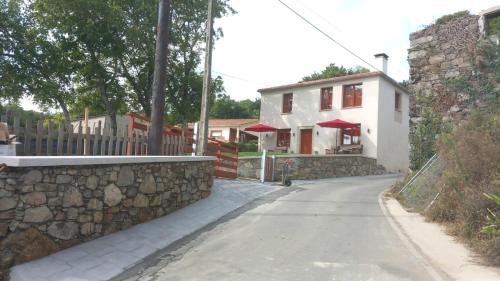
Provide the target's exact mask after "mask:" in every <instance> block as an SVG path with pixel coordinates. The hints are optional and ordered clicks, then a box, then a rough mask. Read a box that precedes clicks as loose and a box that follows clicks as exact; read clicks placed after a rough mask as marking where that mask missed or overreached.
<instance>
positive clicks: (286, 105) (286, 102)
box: [282, 93, 293, 113]
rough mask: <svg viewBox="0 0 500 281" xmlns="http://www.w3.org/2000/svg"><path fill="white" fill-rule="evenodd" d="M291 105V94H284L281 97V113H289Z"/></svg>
mask: <svg viewBox="0 0 500 281" xmlns="http://www.w3.org/2000/svg"><path fill="white" fill-rule="evenodd" d="M292 105H293V94H292V93H289V94H284V95H283V108H282V109H283V111H282V112H283V113H290V112H292Z"/></svg>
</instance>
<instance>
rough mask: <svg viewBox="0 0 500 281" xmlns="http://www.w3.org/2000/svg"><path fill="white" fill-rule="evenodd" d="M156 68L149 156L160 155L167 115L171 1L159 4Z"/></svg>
mask: <svg viewBox="0 0 500 281" xmlns="http://www.w3.org/2000/svg"><path fill="white" fill-rule="evenodd" d="M156 30H157V31H156V52H155V68H154V76H153V106H152V108H151V109H152V110H151V127H150V128H149V132H148V154H149V155H160V154H161V142H162V138H163V117H164V115H165V83H166V78H167V56H168V43H169V30H170V0H160V2H159V4H158V27H157V29H156Z"/></svg>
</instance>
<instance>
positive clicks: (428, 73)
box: [408, 15, 480, 120]
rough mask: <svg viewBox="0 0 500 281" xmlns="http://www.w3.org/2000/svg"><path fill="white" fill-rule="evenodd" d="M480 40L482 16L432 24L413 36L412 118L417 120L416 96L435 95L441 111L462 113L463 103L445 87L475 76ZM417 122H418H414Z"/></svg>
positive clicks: (411, 59) (411, 37)
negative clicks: (460, 79) (448, 83)
mask: <svg viewBox="0 0 500 281" xmlns="http://www.w3.org/2000/svg"><path fill="white" fill-rule="evenodd" d="M479 38H480V29H479V16H477V15H465V16H463V17H460V18H456V19H453V20H451V21H449V22H446V23H443V24H433V25H430V26H428V27H426V28H425V29H423V30H420V31H418V32H414V33H412V34H410V49H408V62H409V65H410V81H409V86H408V88H409V90H410V92H411V94H412V96H411V97H412V98H411V103H410V116H411V117H418V114H419V110H418V107H417V106H418V105H417V104H416V103H415V95H416V94H418V93H422V94H427V95H433V96H435V97H436V98H437V102H439V103H441V104H442V108H440V109H439V110H441V111H444V112H446V111H447V110H449V109H450V108H451V107H456V109H453V110H459V108H460V106H461V105H460V102H459V101H460V100H459V99H457V98H452V95H451V94H450V93H449V90H448V87H447V86H446V84H447V81H448V80H449V79H453V78H457V77H470V76H471V75H472V74H473V69H474V64H475V61H474V59H475V57H476V44H477V42H478V40H479ZM414 120H417V119H414Z"/></svg>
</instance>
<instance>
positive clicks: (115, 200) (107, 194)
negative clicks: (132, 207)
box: [104, 184, 123, 207]
mask: <svg viewBox="0 0 500 281" xmlns="http://www.w3.org/2000/svg"><path fill="white" fill-rule="evenodd" d="M122 197H123V195H122V192H121V190H120V189H119V188H118V187H117V186H116V185H114V184H110V185H108V186H106V187H105V188H104V203H106V205H108V206H110V207H113V206H116V205H118V204H120V202H121V201H122Z"/></svg>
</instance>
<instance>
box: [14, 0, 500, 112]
mask: <svg viewBox="0 0 500 281" xmlns="http://www.w3.org/2000/svg"><path fill="white" fill-rule="evenodd" d="M282 1H283V2H285V3H286V4H287V5H289V6H290V7H292V8H293V9H295V10H296V11H297V12H299V13H300V14H302V15H303V16H304V17H306V18H307V19H308V20H310V21H311V22H312V23H313V24H315V25H316V26H317V27H319V28H320V29H322V30H323V31H324V32H326V33H327V34H328V35H330V36H331V37H332V38H334V39H335V40H336V41H339V42H340V43H341V44H343V45H345V46H346V47H348V48H349V49H350V50H351V51H353V52H354V53H356V54H357V55H358V56H360V57H361V58H363V59H364V60H366V61H367V62H369V63H370V64H372V65H375V66H377V64H376V62H375V59H374V56H373V55H374V54H377V53H386V54H387V55H388V56H389V65H388V72H389V76H391V77H393V78H394V79H395V80H397V81H402V80H405V79H408V73H409V67H408V62H407V49H408V48H409V45H410V42H409V39H408V38H409V35H410V33H411V32H414V31H417V30H420V29H422V27H423V26H424V25H427V24H430V23H432V22H433V21H434V20H436V19H437V18H439V17H440V16H442V15H445V14H450V13H454V12H457V11H461V10H469V11H471V12H472V13H474V14H477V13H478V12H480V11H481V10H484V9H487V8H490V7H492V6H494V5H497V4H498V0H447V1H445V0H414V1H406V0H399V1H398V0H282ZM230 4H231V6H232V7H233V8H234V9H235V10H236V12H237V13H236V14H235V15H231V16H227V17H225V18H222V19H217V20H216V21H215V23H214V25H215V27H216V28H222V30H223V32H224V37H223V38H221V39H220V40H218V41H217V42H216V43H215V46H214V52H213V58H212V72H213V73H212V75H213V76H214V75H221V76H222V78H223V79H224V86H225V89H226V93H227V94H228V95H230V96H231V97H232V98H233V99H236V100H242V99H255V98H257V97H259V94H258V92H257V89H260V88H265V87H270V86H277V85H282V84H289V83H294V82H298V81H300V80H301V79H302V77H304V76H306V75H309V74H311V73H312V72H314V71H321V70H322V69H324V68H325V67H326V66H327V65H329V64H330V63H335V64H337V65H343V66H345V67H354V66H357V65H360V66H364V67H367V68H370V67H369V66H368V65H366V64H365V63H364V62H362V61H360V60H359V59H357V58H356V57H354V56H353V55H351V54H349V53H348V52H346V51H345V50H343V49H342V48H340V47H339V46H338V45H336V44H334V43H333V42H332V41H330V40H329V39H327V38H326V37H325V36H324V35H322V34H321V33H319V32H318V31H316V30H315V29H313V28H312V27H311V26H309V25H308V24H307V23H305V22H304V21H302V20H301V19H300V18H299V17H297V16H296V15H295V14H293V13H292V12H291V11H290V10H288V9H287V8H286V7H285V6H283V5H282V4H281V3H280V2H279V1H278V0H231V1H230ZM21 105H22V106H23V107H24V108H25V109H37V107H36V106H35V105H33V103H32V102H31V101H30V100H27V99H26V100H23V101H22V103H21Z"/></svg>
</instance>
